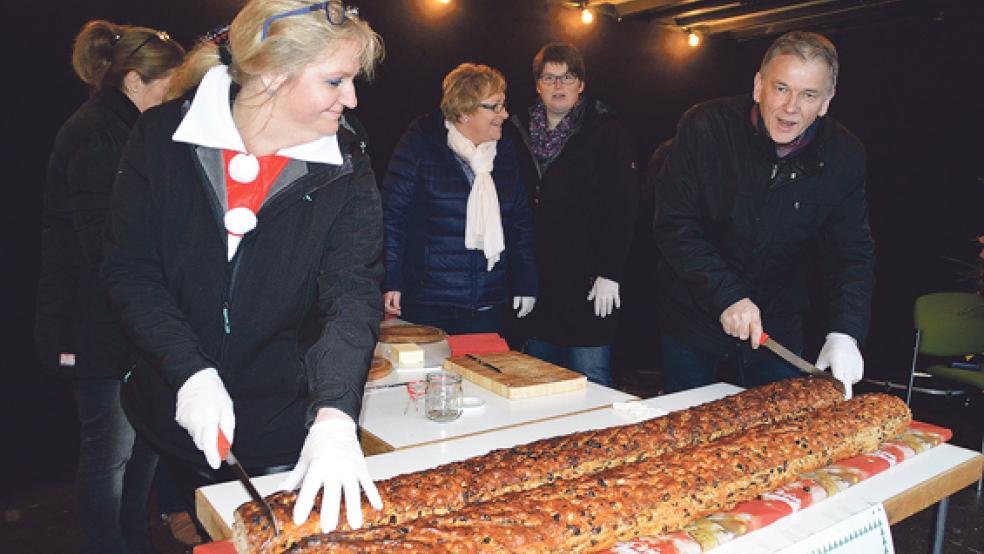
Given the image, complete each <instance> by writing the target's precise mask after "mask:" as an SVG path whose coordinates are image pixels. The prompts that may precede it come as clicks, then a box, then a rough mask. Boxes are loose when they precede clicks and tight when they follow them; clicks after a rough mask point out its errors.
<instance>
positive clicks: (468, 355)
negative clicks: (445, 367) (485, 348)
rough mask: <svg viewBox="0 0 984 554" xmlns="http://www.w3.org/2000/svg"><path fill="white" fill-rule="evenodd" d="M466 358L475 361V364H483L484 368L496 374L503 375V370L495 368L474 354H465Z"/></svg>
mask: <svg viewBox="0 0 984 554" xmlns="http://www.w3.org/2000/svg"><path fill="white" fill-rule="evenodd" d="M465 357H466V358H468V359H469V360H471V361H473V362H478V363H480V364H482V365H483V366H484V367H487V368H489V369H491V370H492V371H495V372H496V373H502V370H501V369H499V368H497V367H495V366H494V365H492V364H490V363H488V362H486V361H485V360H483V359H481V358H479V357H478V356H475V355H473V354H465Z"/></svg>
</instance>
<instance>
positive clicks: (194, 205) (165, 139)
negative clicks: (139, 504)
mask: <svg viewBox="0 0 984 554" xmlns="http://www.w3.org/2000/svg"><path fill="white" fill-rule="evenodd" d="M182 116H183V108H182V101H180V100H178V101H174V102H170V103H167V104H164V105H162V106H161V107H159V108H155V109H153V110H149V111H148V112H147V113H145V114H144V116H143V117H142V118H141V120H140V122H139V124H138V125H137V127H136V129H135V130H134V133H133V135H132V138H131V140H130V143H129V144H128V146H127V149H126V153H125V155H124V157H123V161H122V165H121V170H120V175H119V177H118V179H117V182H116V188H115V191H114V201H113V220H112V229H111V233H110V236H109V239H110V244H109V252H108V254H107V261H106V265H105V281H106V283H107V286H108V287H109V293H110V298H111V300H112V303H113V307H114V308H115V309H116V310H117V311H118V313H119V314H120V317H121V320H122V322H123V325H124V328H125V330H126V332H127V333H128V334H129V336H130V337H131V338H132V339H133V341H134V342H135V344H136V346H137V347H138V349H139V351H140V354H141V357H140V360H139V362H138V364H137V366H136V368H135V370H134V372H133V375H132V378H131V379H130V380H129V382H128V383H127V385H126V387H125V392H124V396H125V402H124V405H125V406H126V407H127V409H128V415H129V416H130V419H131V421H133V422H134V425H135V427H137V428H138V430H141V431H143V432H145V433H147V434H148V436H149V437H150V438H151V440H152V442H153V443H154V444H155V445H156V446H157V447H158V448H161V449H164V450H165V451H167V452H169V453H171V454H172V455H177V456H179V457H182V458H183V459H185V460H187V461H189V462H191V463H193V464H198V465H199V466H202V465H203V464H204V459H203V457H202V456H201V454H200V453H199V452H198V451H197V449H196V448H195V446H194V445H193V443H192V441H191V438H190V437H189V436H188V433H187V432H186V431H185V430H184V429H182V428H180V427H179V426H178V425H177V423H175V421H174V412H175V398H176V397H175V395H176V391H177V390H178V388H180V387H181V385H182V384H184V382H185V381H186V380H187V379H188V377H190V376H191V375H192V374H194V373H196V372H197V371H199V370H202V369H204V368H208V367H214V368H216V369H217V370H218V372H219V375H220V376H221V378H222V381H223V382H224V384H225V387H226V389H227V390H228V392H229V395H230V396H231V397H232V400H233V404H234V408H235V414H236V434H235V439H234V440H235V449H236V454H237V456H238V457H239V459H240V460H241V461H242V462H243V463H244V464H246V465H247V466H254V467H269V466H276V465H281V464H290V463H294V462H296V460H297V456H298V453H299V452H300V449H301V446H302V444H303V441H304V438H305V437H306V427H307V426H309V425H310V424H311V423H312V421H313V417H314V415H315V414H316V411H317V409H318V408H321V407H334V408H338V409H340V410H342V411H343V412H345V413H346V414H348V415H349V416H351V417H352V419H354V420H356V421H358V418H359V412H360V409H361V402H362V393H363V387H364V385H365V382H366V375H367V372H368V368H369V364H370V360H371V358H372V352H373V348H374V347H375V344H376V338H377V336H378V332H379V322H380V320H381V319H382V308H383V304H382V296H381V293H380V291H379V283H380V279H381V276H382V263H381V251H382V214H381V209H380V202H379V194H378V191H377V188H376V184H375V179H374V177H373V174H372V170H371V168H370V163H369V158H368V156H367V155H366V154H365V153H364V152H362V151H361V150H360V147H359V146H358V145H359V142H360V139H359V138H357V137H356V136H355V135H353V134H352V133H351V132H349V131H347V130H346V129H345V128H341V129H339V132H338V138H339V145H340V147H341V151H342V154H343V158H344V163H343V164H342V165H341V166H335V165H328V164H319V163H308V162H303V161H298V160H291V161H290V162H289V163H288V164H287V166H286V167H285V168H284V170H283V172H282V173H281V174H280V176H279V177H278V179H277V181H275V182H274V184H273V187H272V188H271V193H270V197H269V198H268V199H267V200H266V201H265V203H264V204H263V206H262V207H261V209H260V211H259V212H258V213H257V217H258V219H259V223H258V225H257V227H256V228H255V229H254V230H253V231H251V232H250V233H248V234H247V235H246V236H245V237H244V238H243V241H242V243H241V244H240V245H239V248H238V250H237V252H236V255H235V257H234V258H233V259H232V261H231V262H227V261H226V230H225V229H224V227H223V223H222V216H223V213H222V212H223V210H222V208H221V207H220V206H221V205H222V204H221V202H220V199H219V198H218V195H217V193H216V190H222V191H224V182H222V180H223V177H222V175H223V173H222V172H223V169H222V165H221V164H222V161H221V160H222V157H221V152H220V151H218V150H215V149H211V148H205V147H196V146H192V145H189V144H185V143H178V142H174V141H172V140H171V136H172V134H173V133H174V131H175V129H176V128H177V126H178V124H179V122H180V120H181V119H182ZM209 175H218V177H217V179H218V180H219V182H218V183H213V182H211V181H210V177H209Z"/></svg>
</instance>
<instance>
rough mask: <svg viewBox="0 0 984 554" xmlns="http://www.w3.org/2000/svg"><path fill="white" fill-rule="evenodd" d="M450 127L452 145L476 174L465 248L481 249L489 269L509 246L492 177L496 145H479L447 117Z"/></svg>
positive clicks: (468, 215) (446, 123)
mask: <svg viewBox="0 0 984 554" xmlns="http://www.w3.org/2000/svg"><path fill="white" fill-rule="evenodd" d="M444 126H445V127H447V129H448V147H449V148H451V150H452V151H453V152H454V153H456V154H458V155H459V156H461V157H462V158H463V159H464V160H465V161H466V162H468V165H469V166H470V167H471V170H472V173H474V174H475V181H474V182H473V183H472V188H471V193H469V194H468V209H467V212H466V218H465V248H468V249H470V250H481V251H482V252H483V253H484V254H485V259H486V260H488V271H492V267H494V266H495V263H496V262H498V261H499V255H500V254H501V253H502V251H503V250H505V249H506V241H505V237H504V236H503V234H502V218H501V216H500V215H499V195H498V194H496V192H495V181H493V180H492V165H493V163H494V162H495V152H496V150H495V145H496V142H497V141H494V140H490V141H488V142H483V143H482V144H479V145H478V146H475V145H474V144H473V143H472V141H471V140H469V139H467V138H465V135H462V134H461V131H458V129H457V128H455V126H454V124H453V123H451V122H450V121H447V120H445V121H444Z"/></svg>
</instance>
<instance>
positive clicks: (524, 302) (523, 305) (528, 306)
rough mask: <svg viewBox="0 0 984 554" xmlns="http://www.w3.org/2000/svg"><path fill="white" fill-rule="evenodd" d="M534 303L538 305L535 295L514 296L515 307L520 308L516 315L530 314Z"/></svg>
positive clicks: (515, 308) (524, 315)
mask: <svg viewBox="0 0 984 554" xmlns="http://www.w3.org/2000/svg"><path fill="white" fill-rule="evenodd" d="M534 305H536V297H534V296H513V309H514V310H519V311H517V312H516V317H526V316H528V315H530V312H532V311H533V306H534Z"/></svg>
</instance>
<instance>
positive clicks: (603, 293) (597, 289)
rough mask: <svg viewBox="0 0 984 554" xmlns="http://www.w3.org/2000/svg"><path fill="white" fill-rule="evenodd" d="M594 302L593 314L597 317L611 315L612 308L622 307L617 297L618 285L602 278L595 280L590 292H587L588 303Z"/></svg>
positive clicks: (620, 300)
mask: <svg viewBox="0 0 984 554" xmlns="http://www.w3.org/2000/svg"><path fill="white" fill-rule="evenodd" d="M592 300H594V313H595V315H596V316H598V317H606V316H609V315H611V314H612V311H614V308H621V307H622V299H621V298H619V296H618V283H616V282H615V281H612V280H611V279H605V278H604V277H597V278H595V282H594V285H592V286H591V291H590V292H588V302H591V301H592Z"/></svg>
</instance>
